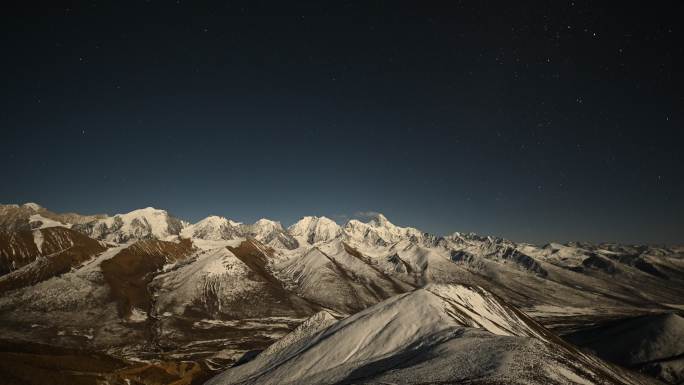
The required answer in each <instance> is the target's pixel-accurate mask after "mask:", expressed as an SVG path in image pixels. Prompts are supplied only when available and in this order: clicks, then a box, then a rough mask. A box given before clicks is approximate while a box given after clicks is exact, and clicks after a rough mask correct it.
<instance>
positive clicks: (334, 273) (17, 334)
mask: <svg viewBox="0 0 684 385" xmlns="http://www.w3.org/2000/svg"><path fill="white" fill-rule="evenodd" d="M0 293H2V294H1V297H0V330H1V331H2V335H3V337H2V339H1V341H0V356H2V358H3V359H2V360H0V361H4V363H2V364H0V376H2V378H4V379H6V380H7V381H9V382H8V383H17V384H27V383H29V384H34V383H35V384H38V383H46V382H45V381H46V378H51V379H53V380H54V381H63V382H64V383H74V381H75V379H76V378H78V381H84V382H82V383H98V381H100V382H103V381H105V382H107V383H110V384H118V383H122V384H124V383H141V384H142V383H145V384H150V383H177V384H181V383H202V382H203V381H205V380H209V379H210V378H211V377H214V376H215V377H214V378H213V379H211V380H210V383H212V384H233V383H254V384H260V383H291V384H313V383H316V384H319V383H320V384H323V383H329V384H337V383H340V384H342V383H406V384H414V383H415V384H417V383H470V384H490V383H491V384H494V383H539V384H546V383H558V384H564V383H597V384H599V383H615V384H620V383H624V384H635V383H649V382H654V383H657V381H665V382H669V383H675V384H676V383H679V382H681V381H682V380H683V379H684V365H682V364H681V363H682V360H681V356H682V354H684V349H683V347H684V340H682V339H681V338H679V337H677V338H674V339H673V338H669V337H670V336H680V335H684V331H683V330H682V328H683V327H684V326H682V323H681V322H679V320H680V319H681V317H680V316H681V314H682V310H684V300H683V299H684V247H681V246H668V247H664V246H653V245H620V244H590V243H579V242H577V243H563V244H561V243H548V244H546V245H541V246H539V245H532V244H526V243H516V242H512V241H509V240H506V239H502V238H497V237H491V236H481V235H477V234H473V233H459V232H456V233H453V234H450V235H446V236H440V235H435V234H429V233H426V232H423V231H420V230H418V229H416V228H412V227H402V226H397V225H395V224H393V223H392V222H390V221H389V220H388V219H387V218H386V217H385V216H383V215H382V214H377V215H375V216H373V217H371V218H370V219H369V220H367V221H365V222H363V221H359V220H350V221H349V222H347V223H346V224H345V225H344V226H340V225H338V224H337V223H336V222H335V221H333V220H331V219H329V218H326V217H316V216H305V217H303V218H302V219H301V220H299V221H297V222H296V223H294V224H292V225H291V226H289V227H287V228H285V227H283V226H282V225H281V224H280V223H279V222H277V221H272V220H269V219H260V220H259V221H257V222H255V223H253V224H245V223H241V222H238V221H234V220H231V219H228V218H224V217H220V216H210V217H207V218H205V219H203V220H201V221H199V222H197V223H189V222H187V221H184V220H182V219H179V218H176V217H174V216H172V215H170V214H169V213H168V212H166V211H165V210H159V209H154V208H151V207H148V208H144V209H140V210H135V211H132V212H130V213H124V214H117V215H113V216H109V215H80V214H74V213H67V214H59V213H54V212H52V211H50V210H48V209H46V208H43V207H41V206H39V205H37V204H35V203H27V204H23V205H0ZM635 319H636V320H639V321H638V322H637V321H633V320H635ZM664 320H665V321H664ZM615 330H619V331H620V332H619V333H620V335H629V336H630V338H626V339H625V340H624V341H623V343H624V345H625V346H623V347H621V348H620V349H618V350H619V351H620V352H631V353H629V354H627V355H624V354H622V355H620V354H617V353H616V350H615V349H612V348H611V344H612V342H611V337H610V336H613V335H615V334H616V333H617V332H616V331H615ZM663 341H667V344H668V345H667V348H662V349H660V347H662V346H664V344H665V342H663ZM649 344H650V345H649ZM49 357H53V358H52V359H51V360H52V361H50V362H51V363H50V365H47V366H46V365H45V361H46V360H50V359H49ZM54 357H62V359H60V360H55V359H54ZM65 357H71V359H68V358H65ZM74 357H80V358H79V360H78V364H75V363H74V362H73V358H74ZM83 357H88V358H87V359H85V358H83ZM84 362H85V363H86V364H83V363H84ZM79 365H85V366H86V367H81V366H79Z"/></svg>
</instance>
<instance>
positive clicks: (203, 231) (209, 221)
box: [180, 215, 241, 241]
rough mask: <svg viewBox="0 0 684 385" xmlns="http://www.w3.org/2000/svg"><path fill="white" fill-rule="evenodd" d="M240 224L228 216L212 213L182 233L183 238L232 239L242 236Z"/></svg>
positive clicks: (187, 227)
mask: <svg viewBox="0 0 684 385" xmlns="http://www.w3.org/2000/svg"><path fill="white" fill-rule="evenodd" d="M239 225H240V224H239V223H237V222H233V221H231V220H229V219H227V218H224V217H219V216H216V215H212V216H209V217H206V218H204V219H202V220H201V221H199V222H197V223H194V224H192V225H189V226H186V227H185V228H184V229H183V230H182V231H181V233H180V235H181V237H183V238H196V239H204V240H209V241H219V240H231V239H235V238H238V237H241V230H240V228H239V227H238V226H239Z"/></svg>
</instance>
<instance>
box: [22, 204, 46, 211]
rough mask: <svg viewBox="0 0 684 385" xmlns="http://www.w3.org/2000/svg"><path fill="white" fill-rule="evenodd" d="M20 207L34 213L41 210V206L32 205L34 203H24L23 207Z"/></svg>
mask: <svg viewBox="0 0 684 385" xmlns="http://www.w3.org/2000/svg"><path fill="white" fill-rule="evenodd" d="M21 207H25V208H27V209H31V210H34V211H38V210H41V209H43V206H41V205H39V204H38V203H34V202H26V203H24V204H23V205H21Z"/></svg>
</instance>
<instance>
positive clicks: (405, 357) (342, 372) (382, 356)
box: [207, 285, 645, 385]
mask: <svg viewBox="0 0 684 385" xmlns="http://www.w3.org/2000/svg"><path fill="white" fill-rule="evenodd" d="M318 317H319V318H320V316H318ZM313 324H314V326H313V327H312V329H313V330H311V331H310V332H308V333H307V332H306V331H305V330H298V331H297V334H298V335H297V336H295V337H292V338H289V340H290V341H289V342H290V343H289V344H288V345H287V346H282V344H281V345H280V346H278V347H277V348H275V349H274V350H275V351H271V352H268V351H266V352H264V353H262V354H260V355H259V356H257V357H256V358H255V359H254V360H253V361H251V362H248V363H246V364H244V365H242V366H238V367H236V368H232V369H229V370H227V371H226V372H224V373H223V374H221V375H219V376H217V377H215V378H213V379H211V380H210V381H208V382H207V384H209V385H219V384H220V385H226V384H237V383H240V384H313V383H316V384H347V383H356V384H362V383H369V384H370V383H392V384H418V383H423V384H424V383H461V382H467V383H477V384H495V383H509V384H565V383H569V382H576V383H585V384H637V383H645V382H639V381H644V379H642V378H638V377H636V376H634V375H632V374H630V373H627V372H623V371H621V370H618V369H615V368H613V367H611V366H610V365H607V364H605V363H603V362H601V361H600V360H598V359H596V358H593V357H590V356H587V355H584V354H582V353H580V352H578V351H576V350H574V349H573V348H571V347H570V346H569V345H566V344H564V343H563V342H562V341H560V340H558V339H557V338H556V337H554V336H553V335H552V334H551V333H550V332H548V331H547V330H546V329H544V328H543V327H542V326H540V325H539V324H537V323H536V322H534V321H532V320H531V319H529V318H528V317H527V316H525V315H524V314H522V313H521V312H519V311H517V310H515V309H514V308H512V307H510V306H508V305H507V304H505V303H503V302H502V301H501V300H499V299H498V298H496V297H494V296H492V295H491V294H489V293H487V292H486V291H484V290H482V289H480V288H476V287H466V286H458V285H428V286H427V287H425V288H423V289H419V290H416V291H414V292H411V293H407V294H402V295H399V296H395V297H392V298H390V299H388V300H386V301H383V302H381V303H379V304H377V305H375V306H372V307H370V308H368V309H366V310H364V311H362V312H359V313H357V314H355V315H352V316H349V317H347V318H345V319H343V320H340V321H337V322H335V323H332V324H331V325H330V326H327V327H326V323H325V322H324V323H323V325H321V326H322V327H321V326H318V325H320V323H319V322H314V323H313Z"/></svg>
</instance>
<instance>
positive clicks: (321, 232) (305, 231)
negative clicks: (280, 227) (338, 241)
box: [288, 216, 343, 245]
mask: <svg viewBox="0 0 684 385" xmlns="http://www.w3.org/2000/svg"><path fill="white" fill-rule="evenodd" d="M288 231H289V232H290V235H292V236H294V237H297V238H300V239H303V240H304V241H305V242H307V243H309V244H312V245H313V244H316V243H319V242H327V241H330V240H332V239H335V238H337V237H339V236H341V235H342V233H343V232H342V228H341V227H340V225H338V224H337V223H335V221H333V220H332V219H330V218H326V217H315V216H306V217H304V218H302V219H300V220H299V221H298V222H297V223H295V224H293V225H292V226H290V227H288Z"/></svg>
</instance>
